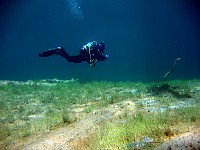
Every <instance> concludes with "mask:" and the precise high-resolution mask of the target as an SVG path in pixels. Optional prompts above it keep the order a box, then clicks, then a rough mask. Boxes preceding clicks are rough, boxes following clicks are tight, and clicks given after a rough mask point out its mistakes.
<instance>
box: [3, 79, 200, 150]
mask: <svg viewBox="0 0 200 150" xmlns="http://www.w3.org/2000/svg"><path fill="white" fill-rule="evenodd" d="M199 108H200V80H174V81H165V82H151V83H142V82H106V81H91V82H83V81H79V80H75V79H72V80H57V79H48V80H38V81H31V80H30V81H27V82H22V81H7V80H2V81H0V148H1V149H23V148H24V147H25V146H26V148H31V146H30V145H31V144H32V145H34V144H33V143H35V141H36V139H35V137H37V139H43V140H44V139H45V138H47V137H49V139H48V140H50V137H51V135H52V137H54V138H55V137H56V136H57V135H59V134H60V135H59V136H60V137H62V136H63V135H62V134H61V132H62V133H65V136H67V137H65V139H67V138H69V142H68V143H65V144H62V142H60V145H59V146H60V147H59V148H69V149H137V148H138V149H153V148H156V147H157V146H159V145H161V144H162V143H164V142H166V141H170V140H171V139H173V138H174V137H177V136H179V135H181V134H183V133H186V132H190V131H193V130H195V129H198V128H199V127H200V116H199V114H200V109H199ZM72 126H73V128H72ZM61 129H62V131H61ZM65 130H66V132H65ZM58 131H59V132H58ZM72 131H73V132H72ZM69 136H70V137H69ZM33 139H35V140H33ZM61 139H62V138H60V140H61ZM94 139H95V140H94ZM27 141H29V142H27ZM30 141H31V142H30ZM26 143H29V145H28V144H26ZM30 143H31V144H30ZM52 143H53V142H52ZM193 143H194V142H193ZM40 144H41V143H40ZM23 146H24V147H23ZM197 146H198V143H197ZM197 146H196V147H197ZM193 147H194V148H196V147H195V146H193ZM51 148H52V147H51ZM54 148H55V147H54ZM197 148H198V147H197ZM33 149H34V148H33ZM55 149H56V148H55Z"/></svg>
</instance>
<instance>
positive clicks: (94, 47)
mask: <svg viewBox="0 0 200 150" xmlns="http://www.w3.org/2000/svg"><path fill="white" fill-rule="evenodd" d="M94 42H95V43H94ZM93 43H94V44H93ZM104 49H105V45H104V43H103V42H102V43H99V44H98V43H97V42H96V41H93V42H90V43H88V44H87V45H85V46H83V47H82V48H80V53H79V54H78V55H76V56H70V55H69V54H68V53H67V52H66V51H65V49H64V48H63V47H57V48H53V49H49V50H47V51H44V52H41V53H39V56H40V57H48V56H51V55H54V54H56V55H60V56H61V57H63V58H65V59H66V60H67V61H68V62H74V63H81V62H82V61H86V62H88V63H89V64H90V66H93V67H95V62H98V61H103V60H106V59H108V55H103V53H104Z"/></svg>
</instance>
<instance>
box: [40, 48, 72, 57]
mask: <svg viewBox="0 0 200 150" xmlns="http://www.w3.org/2000/svg"><path fill="white" fill-rule="evenodd" d="M54 54H56V55H60V56H63V57H68V56H69V55H68V54H67V52H66V51H65V49H64V48H63V47H57V48H52V49H49V50H47V51H44V52H41V53H39V56H40V57H49V56H51V55H54Z"/></svg>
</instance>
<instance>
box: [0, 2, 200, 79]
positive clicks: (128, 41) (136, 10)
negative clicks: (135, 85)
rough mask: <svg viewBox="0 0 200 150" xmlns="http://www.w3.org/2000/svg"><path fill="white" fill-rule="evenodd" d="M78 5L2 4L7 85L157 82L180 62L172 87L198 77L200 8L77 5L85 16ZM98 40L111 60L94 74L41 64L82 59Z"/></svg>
mask: <svg viewBox="0 0 200 150" xmlns="http://www.w3.org/2000/svg"><path fill="white" fill-rule="evenodd" d="M74 1H75V0H29V1H28V0H18V1H17V0H16V1H14V0H1V3H0V5H1V6H0V69H1V70H0V79H1V80H2V79H10V80H29V79H44V78H58V79H71V78H78V79H79V80H108V81H119V80H120V81H127V80H131V81H159V80H162V76H163V75H164V74H165V73H166V72H167V71H168V70H169V69H170V68H171V67H172V65H173V63H174V60H175V59H176V58H178V57H180V58H181V60H180V61H179V62H178V64H177V66H176V68H175V70H174V72H173V73H172V74H171V75H170V76H169V79H194V78H199V77H200V67H199V65H200V1H199V0H153V1H150V0H112V1H109V0H93V1H92V0H81V1H80V0H76V1H77V3H78V4H79V5H80V7H81V11H82V13H83V14H82V15H83V16H81V14H80V12H76V10H73V8H70V6H69V2H71V3H73V2H74ZM71 6H73V5H71ZM79 10H80V9H79ZM73 11H74V12H73ZM73 13H74V14H73ZM76 13H78V14H76ZM92 40H98V41H102V40H104V41H105V43H106V47H107V49H106V51H105V52H106V53H107V54H109V55H110V59H109V60H108V61H104V62H99V63H97V64H96V68H93V67H89V65H88V64H87V63H85V62H84V63H81V64H74V63H68V62H66V61H65V60H64V59H63V58H61V57H59V56H52V57H48V58H39V57H38V53H39V52H41V51H43V50H46V49H49V48H52V47H57V46H63V47H64V48H65V49H66V50H67V51H68V53H69V54H71V55H76V54H78V53H79V50H78V49H79V48H80V47H81V46H82V45H84V44H86V43H87V42H89V41H92Z"/></svg>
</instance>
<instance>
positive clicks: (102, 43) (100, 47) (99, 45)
mask: <svg viewBox="0 0 200 150" xmlns="http://www.w3.org/2000/svg"><path fill="white" fill-rule="evenodd" d="M98 49H99V50H102V51H103V50H104V49H106V47H105V44H104V42H101V43H99V44H98Z"/></svg>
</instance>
